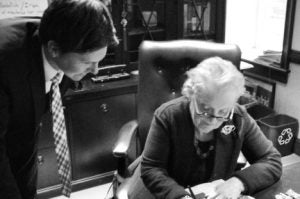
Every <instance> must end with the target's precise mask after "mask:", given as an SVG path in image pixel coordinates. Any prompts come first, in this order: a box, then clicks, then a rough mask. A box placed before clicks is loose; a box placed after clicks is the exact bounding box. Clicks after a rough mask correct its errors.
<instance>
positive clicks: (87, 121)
mask: <svg viewBox="0 0 300 199" xmlns="http://www.w3.org/2000/svg"><path fill="white" fill-rule="evenodd" d="M69 103H70V104H68V105H67V110H68V127H69V132H71V135H70V139H71V142H70V143H71V156H72V164H73V180H79V179H82V178H87V177H91V176H95V175H98V174H102V175H105V174H107V175H110V176H111V175H112V173H111V172H112V171H114V170H115V169H116V166H117V165H116V161H115V158H113V156H112V147H113V145H114V143H115V141H116V138H117V133H118V131H119V130H120V128H121V126H122V125H123V124H124V123H126V122H127V121H129V120H132V119H134V118H135V115H136V114H135V94H134V93H123V94H117V93H116V94H115V95H112V96H103V97H99V98H98V97H97V98H91V99H89V98H86V99H84V100H83V101H79V102H71V101H70V102H69ZM99 177H100V176H99Z"/></svg>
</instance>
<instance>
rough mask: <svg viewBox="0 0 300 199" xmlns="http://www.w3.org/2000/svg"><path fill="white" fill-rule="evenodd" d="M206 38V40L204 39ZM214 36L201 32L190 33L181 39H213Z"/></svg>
mask: <svg viewBox="0 0 300 199" xmlns="http://www.w3.org/2000/svg"><path fill="white" fill-rule="evenodd" d="M205 37H206V38H205ZM215 37H216V34H215V33H214V32H205V33H204V34H203V33H201V32H191V33H186V34H184V35H183V38H187V39H208V40H210V39H214V38H215Z"/></svg>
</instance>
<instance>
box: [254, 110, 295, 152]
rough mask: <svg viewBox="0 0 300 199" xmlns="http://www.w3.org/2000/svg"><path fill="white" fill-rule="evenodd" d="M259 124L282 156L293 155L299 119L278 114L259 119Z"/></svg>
mask: <svg viewBox="0 0 300 199" xmlns="http://www.w3.org/2000/svg"><path fill="white" fill-rule="evenodd" d="M257 123H258V125H259V126H260V128H261V130H262V131H263V132H264V134H265V135H266V137H267V138H268V139H269V140H271V141H272V142H273V144H274V146H275V147H276V148H277V150H278V151H279V152H280V153H281V155H282V156H286V155H289V154H291V153H293V148H294V142H295V139H296V138H297V136H298V129H299V124H298V120H297V119H295V118H293V117H290V116H288V115H284V114H278V115H274V116H271V117H265V118H262V119H259V120H258V121H257Z"/></svg>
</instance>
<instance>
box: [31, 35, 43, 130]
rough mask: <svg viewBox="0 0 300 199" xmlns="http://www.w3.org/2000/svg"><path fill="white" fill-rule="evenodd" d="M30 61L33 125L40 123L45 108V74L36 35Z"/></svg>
mask: <svg viewBox="0 0 300 199" xmlns="http://www.w3.org/2000/svg"><path fill="white" fill-rule="evenodd" d="M31 42H32V46H31V47H32V48H31V52H29V53H30V54H31V60H29V65H30V66H31V72H30V74H29V83H30V86H31V93H32V97H33V103H34V109H35V110H34V112H35V124H36V125H37V124H38V123H39V122H40V118H41V116H42V114H43V113H44V111H45V107H46V94H45V74H44V68H43V60H42V53H41V45H40V43H39V41H38V35H37V33H35V35H34V36H33V39H32V41H31Z"/></svg>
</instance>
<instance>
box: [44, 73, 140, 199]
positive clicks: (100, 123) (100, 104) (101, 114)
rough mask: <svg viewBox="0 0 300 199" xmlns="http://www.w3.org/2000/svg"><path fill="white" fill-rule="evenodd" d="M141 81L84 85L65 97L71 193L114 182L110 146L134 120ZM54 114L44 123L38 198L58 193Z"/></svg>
mask: <svg viewBox="0 0 300 199" xmlns="http://www.w3.org/2000/svg"><path fill="white" fill-rule="evenodd" d="M136 92H137V78H136V77H134V76H133V77H130V78H129V79H126V80H119V81H114V82H107V83H92V81H91V80H85V81H82V88H81V89H76V90H71V89H70V90H68V92H67V93H66V95H65V96H64V99H63V104H64V106H65V116H66V125H67V133H68V139H69V146H70V152H71V160H72V189H73V191H76V190H80V189H83V188H87V187H91V186H95V185H99V184H102V183H105V182H109V181H111V180H112V176H113V173H114V171H115V170H116V167H117V162H116V159H115V158H114V157H113V156H112V148H113V145H114V142H115V141H116V138H117V134H118V131H119V129H120V128H121V126H122V125H123V124H124V123H126V122H128V121H129V120H132V119H135V118H136ZM51 128H52V127H51V115H50V113H48V114H47V115H46V116H45V117H44V119H43V125H42V128H41V129H42V132H41V133H40V143H39V152H38V162H39V166H38V189H39V190H38V198H39V199H43V198H49V197H52V196H55V195H59V194H60V181H59V177H58V174H57V165H56V154H55V151H54V144H53V133H52V130H51Z"/></svg>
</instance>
